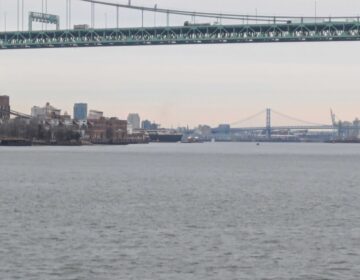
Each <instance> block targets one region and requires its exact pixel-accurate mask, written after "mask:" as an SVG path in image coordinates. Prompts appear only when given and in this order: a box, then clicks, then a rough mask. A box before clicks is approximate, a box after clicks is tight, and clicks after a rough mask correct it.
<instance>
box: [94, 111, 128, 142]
mask: <svg viewBox="0 0 360 280" xmlns="http://www.w3.org/2000/svg"><path fill="white" fill-rule="evenodd" d="M87 132H88V135H89V138H90V141H91V142H93V143H102V144H105V143H117V142H121V141H124V140H125V138H126V136H127V121H125V120H119V119H118V118H110V119H107V118H104V117H101V118H100V119H91V120H90V119H89V120H88V131H87Z"/></svg>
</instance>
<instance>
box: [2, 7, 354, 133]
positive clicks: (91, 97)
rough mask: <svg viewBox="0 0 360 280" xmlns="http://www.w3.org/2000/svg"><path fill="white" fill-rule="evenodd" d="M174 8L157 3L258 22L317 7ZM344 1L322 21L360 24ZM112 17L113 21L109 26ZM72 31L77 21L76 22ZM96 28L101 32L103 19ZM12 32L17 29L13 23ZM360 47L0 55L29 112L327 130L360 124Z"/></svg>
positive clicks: (12, 89)
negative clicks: (277, 121)
mask: <svg viewBox="0 0 360 280" xmlns="http://www.w3.org/2000/svg"><path fill="white" fill-rule="evenodd" d="M35 2H36V1H32V2H31V1H29V2H28V3H29V5H30V4H31V3H35ZM133 2H134V4H142V3H144V2H141V1H133ZM167 2H168V1H157V3H158V5H159V6H161V7H164V8H166V7H169V8H184V9H189V10H192V9H197V10H201V9H202V10H203V9H204V7H205V8H206V10H210V11H218V10H219V9H220V10H221V7H224V12H226V11H229V10H226V11H225V7H226V8H227V9H233V10H236V12H242V11H245V12H249V13H250V12H252V11H254V10H255V8H257V9H258V13H259V14H260V13H264V14H271V13H275V11H278V13H277V14H280V13H281V14H295V15H311V14H312V13H313V8H314V5H313V3H314V1H295V3H293V2H292V4H291V5H290V4H286V5H285V4H283V5H279V3H282V2H281V1H266V2H265V1H257V2H256V3H254V2H252V4H251V2H250V1H244V3H243V5H239V3H237V2H236V1H222V3H223V4H222V5H220V4H219V3H220V2H219V1H206V2H205V1H202V0H199V1H198V2H197V3H190V1H186V2H184V1H172V2H171V3H167ZM270 2H271V3H272V5H270V4H269V3H270ZM345 2H346V5H344V1H343V2H342V4H338V3H336V1H327V2H326V3H325V2H324V1H318V9H319V11H318V12H319V14H321V15H328V14H334V15H335V12H334V11H336V12H337V13H336V14H340V15H354V14H357V11H360V3H357V2H355V1H345ZM54 3H55V2H53V1H50V0H49V4H51V5H49V10H50V11H51V7H53V8H54V7H55V5H57V4H54ZM151 4H152V2H151V3H149V4H148V5H149V6H150V5H151ZM2 7H3V6H2ZM228 7H232V8H228ZM296 7H297V8H298V9H296ZM349 7H351V8H349ZM50 11H49V12H50ZM99 13H100V15H101V12H100V11H99ZM77 14H80V12H79V11H78V10H77V7H76V5H75V6H74V18H77ZM110 16H111V13H110V12H109V24H110V23H111V22H110V18H111V17H110ZM79 17H80V19H79V20H83V19H82V18H81V16H79ZM135 18H136V17H135V16H134V15H132V14H131V13H129V14H128V15H126V17H125V19H126V20H127V21H128V23H129V24H130V25H131V24H132V25H135V23H136V22H135V20H134V19H135ZM84 19H85V17H84ZM159 20H160V16H159ZM124 21H125V20H124ZM150 21H151V20H150ZM0 22H2V20H0ZM159 22H160V21H159ZM75 23H80V22H76V21H75V20H74V24H75ZM98 24H99V25H100V26H101V21H100V16H99V21H98ZM149 24H150V23H149ZM8 25H9V28H10V27H11V26H14V23H11V22H9V23H8ZM2 28H3V27H2V24H0V30H2ZM358 44H359V43H356V42H354V43H304V44H301V43H298V44H290V43H282V44H261V45H226V46H225V45H216V46H171V47H129V48H128V47H121V48H120V47H115V48H99V49H66V50H25V51H21V50H19V51H9V52H0V60H1V61H2V63H1V65H2V66H0V94H7V95H10V96H11V99H12V103H13V104H16V105H15V107H14V108H15V109H16V110H19V111H22V112H24V113H26V112H29V110H30V108H31V107H32V106H33V105H36V104H44V103H45V102H47V101H48V102H50V103H51V104H55V106H57V107H60V108H62V109H63V110H64V111H67V112H69V113H71V112H72V107H71V106H72V105H71V104H73V103H76V102H86V103H88V104H89V106H90V107H91V108H94V109H98V110H101V111H104V112H108V114H109V115H114V116H117V117H119V118H121V119H126V116H127V114H128V113H130V112H138V113H139V114H140V115H141V116H142V117H143V118H144V119H150V120H156V121H158V122H160V123H162V124H163V125H164V126H168V127H171V126H173V127H177V126H186V125H190V126H195V125H197V124H209V125H212V126H216V125H218V124H220V123H232V122H236V121H237V120H240V119H243V118H244V117H246V116H249V115H251V114H253V113H254V112H257V111H259V110H261V109H264V108H266V107H271V108H274V109H276V110H279V111H282V112H284V113H289V114H290V113H291V115H294V116H297V117H299V118H302V119H304V120H308V121H313V122H319V123H330V116H329V109H330V108H333V109H334V110H335V112H336V113H337V114H338V115H339V117H340V118H341V119H344V120H353V119H354V118H355V117H359V115H360V112H359V109H358V105H357V104H359V102H360V97H359V93H360V89H359V86H358V81H357V75H356V74H357V69H358V67H357V66H358V64H359V62H360V58H359V57H358V56H357V49H358ZM49 69H50V70H49ZM19 81H20V82H19ZM93 104H94V105H93Z"/></svg>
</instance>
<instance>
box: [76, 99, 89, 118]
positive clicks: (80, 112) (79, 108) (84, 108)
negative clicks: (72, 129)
mask: <svg viewBox="0 0 360 280" xmlns="http://www.w3.org/2000/svg"><path fill="white" fill-rule="evenodd" d="M87 113H88V105H87V104H86V103H75V104H74V120H76V121H85V120H86V119H87Z"/></svg>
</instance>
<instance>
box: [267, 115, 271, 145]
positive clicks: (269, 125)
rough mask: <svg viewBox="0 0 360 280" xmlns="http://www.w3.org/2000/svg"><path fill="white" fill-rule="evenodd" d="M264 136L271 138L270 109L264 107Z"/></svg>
mask: <svg viewBox="0 0 360 280" xmlns="http://www.w3.org/2000/svg"><path fill="white" fill-rule="evenodd" d="M266 137H267V139H269V140H270V139H271V109H270V108H267V109H266Z"/></svg>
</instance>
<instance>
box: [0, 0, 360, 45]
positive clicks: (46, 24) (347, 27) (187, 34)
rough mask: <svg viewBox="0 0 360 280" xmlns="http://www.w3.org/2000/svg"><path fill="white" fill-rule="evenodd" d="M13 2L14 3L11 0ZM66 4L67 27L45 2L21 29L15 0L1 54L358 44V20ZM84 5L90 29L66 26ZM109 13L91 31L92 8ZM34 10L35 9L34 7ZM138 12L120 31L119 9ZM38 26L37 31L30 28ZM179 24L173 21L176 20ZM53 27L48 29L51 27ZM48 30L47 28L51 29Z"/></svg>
mask: <svg viewBox="0 0 360 280" xmlns="http://www.w3.org/2000/svg"><path fill="white" fill-rule="evenodd" d="M11 1H12V2H13V3H14V2H15V1H13V0H11ZM63 1H64V3H65V4H66V26H65V27H61V25H60V17H59V15H57V14H56V13H54V14H49V13H48V12H47V11H48V3H47V0H42V6H41V11H31V12H29V15H28V26H27V28H26V26H25V22H26V20H25V13H24V5H25V4H24V3H25V2H26V0H21V1H20V0H17V21H16V22H17V24H16V25H17V28H16V29H15V30H6V17H5V22H4V25H5V28H4V29H5V30H4V31H3V32H0V50H9V49H34V48H75V47H103V46H151V45H186V44H231V43H233V44H234V43H280V42H333V41H345V42H350V41H359V40H360V17H359V16H355V17H318V16H315V17H294V16H267V15H245V14H236V13H233V14H232V13H231V14H230V13H211V12H192V11H186V10H175V9H164V8H160V7H158V6H157V5H155V6H154V7H144V6H136V5H132V4H131V1H130V0H129V2H128V4H118V3H113V2H109V1H105V0H104V1H95V0H63ZM74 2H83V3H86V4H87V5H89V6H90V7H89V11H90V13H89V18H90V24H81V25H75V26H71V22H72V20H73V18H72V14H73V13H72V5H73V3H74ZM97 6H106V7H109V8H111V9H114V14H115V17H116V19H115V26H111V27H108V26H106V28H99V27H97V26H96V24H95V23H96V12H95V10H96V7H97ZM34 9H36V7H34ZM122 9H126V10H132V11H137V12H138V13H139V18H140V20H139V22H140V24H139V26H134V27H122V26H120V24H119V22H120V16H121V12H120V11H121V10H122ZM149 14H151V15H153V16H154V19H155V20H154V25H153V26H145V24H144V17H145V15H149ZM157 14H162V15H165V18H166V22H165V23H163V24H159V26H157V23H156V15H157ZM175 17H181V18H182V19H186V20H185V21H184V22H183V24H180V25H179V24H178V23H176V24H172V19H173V18H175ZM36 22H38V23H41V28H40V29H39V30H36V29H35V28H34V26H33V23H36ZM177 22H178V21H177ZM52 26H53V28H52ZM51 28H52V29H51Z"/></svg>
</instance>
